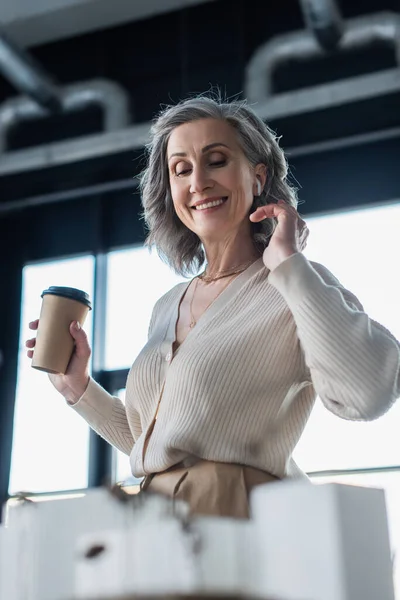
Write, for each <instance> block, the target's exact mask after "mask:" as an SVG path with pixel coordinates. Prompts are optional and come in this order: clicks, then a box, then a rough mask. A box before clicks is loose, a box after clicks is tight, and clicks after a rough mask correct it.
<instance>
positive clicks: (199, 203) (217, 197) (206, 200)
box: [190, 196, 228, 210]
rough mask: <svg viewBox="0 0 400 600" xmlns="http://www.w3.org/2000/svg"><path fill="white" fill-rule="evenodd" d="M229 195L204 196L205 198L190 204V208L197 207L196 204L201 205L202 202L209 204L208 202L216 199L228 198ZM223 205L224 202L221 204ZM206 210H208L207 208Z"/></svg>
mask: <svg viewBox="0 0 400 600" xmlns="http://www.w3.org/2000/svg"><path fill="white" fill-rule="evenodd" d="M227 199H228V198H227V196H213V197H212V198H204V200H198V201H197V202H195V203H194V204H192V205H191V206H190V208H195V207H196V206H201V205H202V204H207V203H208V202H215V201H216V200H224V201H225V200H227ZM221 206H222V204H221ZM213 208H217V207H213ZM205 210H208V209H207V208H206V209H205Z"/></svg>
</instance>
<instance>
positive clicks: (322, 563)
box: [251, 481, 394, 600]
mask: <svg viewBox="0 0 400 600" xmlns="http://www.w3.org/2000/svg"><path fill="white" fill-rule="evenodd" d="M251 508H252V513H253V519H254V522H256V523H257V538H258V552H257V554H258V556H259V559H260V560H261V564H262V567H261V565H260V569H259V574H260V576H261V578H260V580H259V581H258V586H259V587H258V590H257V593H258V594H261V596H262V595H263V594H265V595H270V596H271V597H274V598H277V599H281V598H284V599H285V600H301V599H304V598H307V600H378V599H379V600H393V599H394V590H393V576H392V566H391V557H390V544H389V533H388V525H387V517H386V506H385V497H384V492H383V491H382V490H377V489H371V488H361V487H356V486H347V485H339V484H325V485H307V484H298V483H295V482H289V481H286V482H281V483H279V484H275V483H273V484H270V485H268V486H262V487H259V488H258V489H255V490H254V492H253V494H252V496H251Z"/></svg>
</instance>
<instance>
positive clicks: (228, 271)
mask: <svg viewBox="0 0 400 600" xmlns="http://www.w3.org/2000/svg"><path fill="white" fill-rule="evenodd" d="M254 261H255V259H252V260H250V261H249V262H247V263H242V264H241V265H236V267H232V268H231V269H226V270H225V271H217V272H216V274H215V275H206V272H205V271H204V272H203V273H201V275H199V279H201V280H202V281H204V283H211V282H212V281H217V280H218V279H223V278H224V277H230V275H238V274H239V273H242V272H243V271H245V270H246V269H247V267H249V266H250V265H251V264H252V263H253V262H254Z"/></svg>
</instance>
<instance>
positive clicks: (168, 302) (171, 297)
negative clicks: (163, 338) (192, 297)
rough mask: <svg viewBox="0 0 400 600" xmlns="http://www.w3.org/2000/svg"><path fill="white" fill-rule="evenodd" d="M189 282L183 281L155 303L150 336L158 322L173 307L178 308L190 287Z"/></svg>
mask: <svg viewBox="0 0 400 600" xmlns="http://www.w3.org/2000/svg"><path fill="white" fill-rule="evenodd" d="M188 284H189V282H187V281H183V282H182V283H178V284H176V285H174V287H172V288H171V289H170V290H168V291H167V292H166V293H165V294H163V295H162V296H161V297H160V298H159V299H158V300H157V302H156V303H155V305H154V307H153V312H152V315H151V320H150V326H149V334H150V332H151V331H152V330H153V327H154V325H155V323H156V321H157V320H158V319H159V318H160V317H161V316H163V315H165V314H166V312H168V310H169V308H170V307H171V306H176V302H177V301H178V300H179V298H180V297H181V296H182V294H183V292H184V290H185V288H186V287H187V286H188Z"/></svg>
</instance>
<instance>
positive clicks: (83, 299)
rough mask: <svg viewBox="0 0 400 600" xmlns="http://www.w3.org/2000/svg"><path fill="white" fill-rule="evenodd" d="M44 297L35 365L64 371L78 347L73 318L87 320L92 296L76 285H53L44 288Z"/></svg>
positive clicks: (53, 371)
mask: <svg viewBox="0 0 400 600" xmlns="http://www.w3.org/2000/svg"><path fill="white" fill-rule="evenodd" d="M42 298H43V301H42V308H41V311H40V318H39V327H38V330H37V335H36V345H35V348H34V351H33V358H32V367H33V368H34V369H38V370H39V371H45V372H46V373H62V374H64V373H65V371H66V370H67V366H68V363H69V361H70V358H71V356H72V352H73V350H74V339H73V337H72V336H71V334H70V332H69V327H70V324H71V321H78V322H79V323H80V324H81V325H83V324H84V322H85V319H86V317H87V314H88V312H89V310H91V308H92V307H91V304H90V300H89V296H88V294H87V293H86V292H83V291H82V290H77V289H75V288H70V287H56V286H52V287H49V288H48V289H47V290H44V291H43V293H42Z"/></svg>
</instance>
